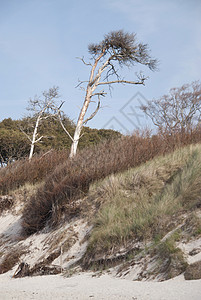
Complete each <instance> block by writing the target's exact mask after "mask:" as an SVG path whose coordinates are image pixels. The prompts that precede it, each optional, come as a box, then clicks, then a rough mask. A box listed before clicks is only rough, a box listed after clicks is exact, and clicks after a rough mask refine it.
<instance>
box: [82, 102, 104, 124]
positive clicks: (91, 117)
mask: <svg viewBox="0 0 201 300" xmlns="http://www.w3.org/2000/svg"><path fill="white" fill-rule="evenodd" d="M99 109H100V97H98V105H97V107H96V110H95V111H94V112H93V113H92V114H91V116H90V117H89V118H87V119H86V120H85V121H83V124H86V123H87V122H88V121H90V120H91V119H93V118H94V117H95V115H96V114H97V112H98V111H99Z"/></svg>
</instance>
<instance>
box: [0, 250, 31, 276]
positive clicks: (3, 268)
mask: <svg viewBox="0 0 201 300" xmlns="http://www.w3.org/2000/svg"><path fill="white" fill-rule="evenodd" d="M26 251H27V250H26V249H25V248H23V247H20V246H17V247H15V248H14V249H12V250H11V251H10V252H8V253H7V254H6V255H5V256H4V257H3V259H2V261H1V263H0V274H3V273H6V272H8V271H9V270H11V269H12V268H13V267H14V266H15V265H16V264H18V263H19V261H20V257H21V256H22V255H23V254H24V253H26Z"/></svg>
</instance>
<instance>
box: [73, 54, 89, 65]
mask: <svg viewBox="0 0 201 300" xmlns="http://www.w3.org/2000/svg"><path fill="white" fill-rule="evenodd" d="M76 58H77V59H80V60H81V61H82V62H83V63H84V64H85V65H86V66H92V64H91V63H86V61H85V60H84V56H83V57H76Z"/></svg>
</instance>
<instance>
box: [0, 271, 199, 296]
mask: <svg viewBox="0 0 201 300" xmlns="http://www.w3.org/2000/svg"><path fill="white" fill-rule="evenodd" d="M0 291H1V293H0V299H1V300H10V299H16V300H17V299H18V300H29V299H48V300H50V299H57V300H60V299H68V300H71V299H73V300H75V299H78V300H79V299H80V300H85V299H97V300H106V299H108V300H109V299H110V300H118V299H119V300H120V299H127V300H189V299H190V300H200V299H201V280H192V281H185V280H184V278H183V275H180V276H178V277H176V278H174V279H171V280H168V281H164V282H137V281H130V280H126V279H118V278H112V277H111V276H110V275H102V276H100V277H92V273H84V274H80V275H76V276H73V277H71V278H64V277H63V276H60V275H53V276H37V277H26V278H19V279H12V278H11V273H10V274H9V273H7V274H4V275H1V276H0Z"/></svg>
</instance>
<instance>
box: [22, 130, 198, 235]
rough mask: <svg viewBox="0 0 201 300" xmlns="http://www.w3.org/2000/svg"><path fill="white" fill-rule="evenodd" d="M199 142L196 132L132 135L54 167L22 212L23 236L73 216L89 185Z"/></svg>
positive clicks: (90, 149) (84, 151) (105, 143)
mask: <svg viewBox="0 0 201 300" xmlns="http://www.w3.org/2000/svg"><path fill="white" fill-rule="evenodd" d="M200 140H201V131H198V130H196V131H191V132H187V133H185V134H184V133H182V134H179V133H178V134H174V135H171V136H169V135H166V136H164V135H160V134H158V135H155V136H152V137H151V136H150V135H149V133H144V134H142V135H140V134H137V133H136V134H134V135H133V136H131V137H124V138H122V139H119V140H112V141H110V142H104V143H102V144H99V145H98V146H96V147H91V148H88V149H84V150H82V151H80V152H79V153H78V154H77V156H76V157H75V158H74V159H72V160H69V159H67V160H66V161H64V160H63V162H62V163H60V164H58V166H57V167H56V168H55V170H54V171H53V172H52V173H51V174H50V175H49V176H47V177H46V180H45V183H44V185H42V186H41V187H40V188H39V189H38V191H37V193H36V194H35V195H33V197H31V198H30V200H29V201H28V203H27V204H26V206H25V209H24V212H23V228H24V230H25V232H26V233H28V234H31V233H34V232H36V231H38V230H40V229H42V228H43V227H44V226H45V224H46V222H47V221H48V220H49V221H50V223H49V224H51V225H53V224H54V225H55V224H57V223H58V222H59V221H60V218H61V216H62V214H63V212H65V216H66V217H72V216H73V215H75V214H77V213H78V212H79V207H78V206H77V204H76V200H78V199H80V198H82V197H84V196H85V195H86V193H87V192H88V189H89V185H90V184H91V183H92V182H94V181H96V180H99V179H102V178H105V177H106V176H108V175H110V174H113V173H117V172H121V171H124V170H127V169H129V168H131V167H135V166H138V165H140V164H142V163H144V162H146V161H148V160H150V159H152V158H153V157H155V156H157V155H163V154H165V153H168V152H171V151H173V150H174V149H176V148H177V147H181V146H184V145H187V144H191V143H196V142H198V141H200ZM41 164H42V160H41Z"/></svg>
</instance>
